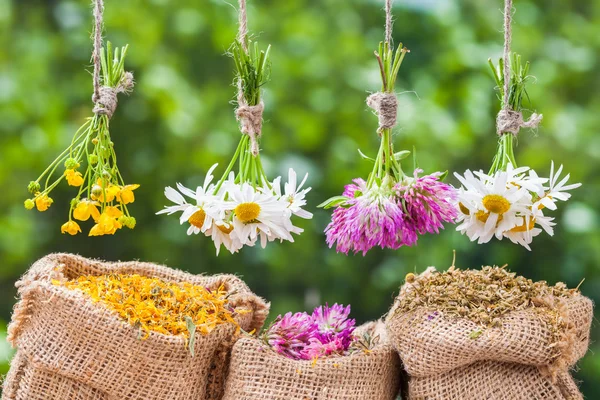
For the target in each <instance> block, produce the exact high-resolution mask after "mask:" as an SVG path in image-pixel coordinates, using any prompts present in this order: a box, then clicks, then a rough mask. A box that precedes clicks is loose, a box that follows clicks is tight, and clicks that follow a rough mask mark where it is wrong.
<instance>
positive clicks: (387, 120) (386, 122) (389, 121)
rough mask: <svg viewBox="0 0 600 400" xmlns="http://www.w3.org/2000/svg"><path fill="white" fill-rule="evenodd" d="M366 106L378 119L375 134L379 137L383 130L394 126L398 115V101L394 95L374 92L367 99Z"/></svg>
mask: <svg viewBox="0 0 600 400" xmlns="http://www.w3.org/2000/svg"><path fill="white" fill-rule="evenodd" d="M367 105H368V106H369V107H370V108H371V109H373V111H375V114H377V117H378V118H379V128H378V129H377V132H378V133H379V134H380V135H381V132H383V130H384V129H392V128H394V127H395V126H396V117H397V115H398V99H397V98H396V94H394V93H385V92H376V93H373V94H371V95H370V96H369V97H367Z"/></svg>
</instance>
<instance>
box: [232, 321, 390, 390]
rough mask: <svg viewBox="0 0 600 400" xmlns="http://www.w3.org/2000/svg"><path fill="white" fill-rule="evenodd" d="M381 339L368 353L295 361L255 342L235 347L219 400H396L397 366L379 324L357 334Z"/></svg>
mask: <svg viewBox="0 0 600 400" xmlns="http://www.w3.org/2000/svg"><path fill="white" fill-rule="evenodd" d="M366 329H368V330H370V331H371V334H372V335H379V336H380V341H379V343H378V344H377V345H376V346H375V347H374V348H373V349H372V350H371V351H370V352H369V353H363V352H359V353H355V354H352V355H349V356H344V357H330V358H323V359H318V360H317V361H316V362H315V363H313V361H310V360H293V359H290V358H287V357H285V356H282V355H280V354H277V353H275V352H274V351H273V350H272V349H270V348H268V346H267V345H265V344H264V343H263V342H261V341H260V340H258V339H256V338H249V337H246V338H242V339H240V340H239V341H238V342H237V343H236V344H235V346H234V348H233V352H232V356H231V367H230V370H229V376H228V378H227V382H226V384H225V395H224V397H223V400H265V399H268V400H306V399H310V400H325V399H331V400H334V399H335V400H394V399H396V396H397V394H398V390H399V385H400V361H399V359H398V355H397V354H396V352H395V351H394V349H393V348H392V347H391V346H390V344H389V342H388V341H387V338H386V337H385V327H384V325H383V324H382V323H379V324H374V323H370V324H368V325H367V326H363V327H359V328H358V329H357V330H358V331H359V332H360V331H361V330H366Z"/></svg>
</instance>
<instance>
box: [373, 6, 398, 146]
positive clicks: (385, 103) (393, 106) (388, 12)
mask: <svg viewBox="0 0 600 400" xmlns="http://www.w3.org/2000/svg"><path fill="white" fill-rule="evenodd" d="M392 2H393V0H385V43H387V44H388V48H390V49H391V46H392V26H393V18H392ZM367 106H369V107H370V108H371V109H372V110H373V111H375V114H377V117H378V118H379V127H378V129H377V132H378V133H379V134H380V135H381V133H382V132H383V130H384V129H392V128H394V126H396V117H397V115H398V99H397V98H396V94H395V93H388V92H385V91H382V92H376V93H373V94H371V95H369V97H367Z"/></svg>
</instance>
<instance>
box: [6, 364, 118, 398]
mask: <svg viewBox="0 0 600 400" xmlns="http://www.w3.org/2000/svg"><path fill="white" fill-rule="evenodd" d="M15 371H18V373H19V374H20V376H19V377H18V378H14V377H12V376H10V374H13V373H15ZM7 381H8V382H10V383H11V385H5V387H4V396H5V397H7V398H10V399H15V400H49V399H70V400H118V398H115V397H109V396H108V395H107V394H106V393H103V392H101V391H100V390H97V389H94V388H92V387H90V386H87V385H85V384H83V383H80V382H77V381H75V380H72V379H69V378H66V377H64V376H62V375H59V374H56V373H53V372H49V371H45V370H42V369H38V368H36V367H34V366H33V365H32V364H31V363H30V362H29V361H28V360H27V359H26V357H21V355H20V354H19V353H18V352H17V354H16V355H15V357H13V359H12V361H11V369H10V372H9V376H8V377H7Z"/></svg>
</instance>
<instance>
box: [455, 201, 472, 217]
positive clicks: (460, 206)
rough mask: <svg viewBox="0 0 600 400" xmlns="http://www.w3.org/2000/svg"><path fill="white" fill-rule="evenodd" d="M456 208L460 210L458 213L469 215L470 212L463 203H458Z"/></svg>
mask: <svg viewBox="0 0 600 400" xmlns="http://www.w3.org/2000/svg"><path fill="white" fill-rule="evenodd" d="M458 208H459V209H460V212H462V213H463V214H465V215H470V214H471V212H470V211H469V209H468V208H467V207H465V205H464V204H463V203H458Z"/></svg>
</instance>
